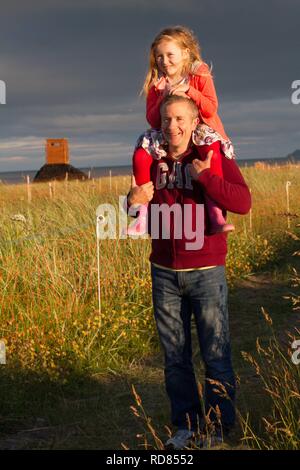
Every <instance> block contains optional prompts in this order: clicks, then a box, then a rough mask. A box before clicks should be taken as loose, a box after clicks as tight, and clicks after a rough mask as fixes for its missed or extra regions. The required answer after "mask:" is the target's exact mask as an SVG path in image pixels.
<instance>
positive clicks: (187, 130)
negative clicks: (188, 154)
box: [161, 102, 199, 155]
mask: <svg viewBox="0 0 300 470" xmlns="http://www.w3.org/2000/svg"><path fill="white" fill-rule="evenodd" d="M198 122H199V119H198V118H194V117H193V112H192V110H191V108H190V106H189V105H188V103H184V102H178V103H171V104H168V105H167V106H164V107H163V108H162V113H161V128H162V132H163V135H164V137H165V139H166V140H167V142H168V144H169V151H170V152H175V153H177V154H178V155H179V154H181V153H184V152H185V151H186V150H187V149H188V146H189V143H190V140H191V135H192V131H193V130H194V129H195V128H196V126H197V124H198Z"/></svg>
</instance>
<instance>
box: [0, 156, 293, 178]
mask: <svg viewBox="0 0 300 470" xmlns="http://www.w3.org/2000/svg"><path fill="white" fill-rule="evenodd" d="M257 162H263V163H267V164H268V165H283V164H285V163H298V164H300V150H295V152H293V153H291V154H289V155H287V156H286V157H282V158H255V159H248V160H242V159H237V164H238V165H239V166H240V167H242V168H243V167H247V166H253V165H255V163H257ZM79 169H80V170H82V171H84V172H85V173H86V174H89V172H90V177H91V178H100V177H105V176H109V174H110V173H109V172H110V171H111V175H112V176H125V175H130V174H131V165H119V166H111V167H108V166H95V167H84V168H79ZM37 171H38V170H19V171H5V172H0V182H1V183H3V184H23V183H26V177H27V175H28V176H29V177H30V181H33V178H34V176H35V174H36V173H37Z"/></svg>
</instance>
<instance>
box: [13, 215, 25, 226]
mask: <svg viewBox="0 0 300 470" xmlns="http://www.w3.org/2000/svg"><path fill="white" fill-rule="evenodd" d="M10 218H11V220H13V221H15V222H23V223H24V224H26V223H27V220H26V217H24V215H23V214H15V215H12V216H11V217H10Z"/></svg>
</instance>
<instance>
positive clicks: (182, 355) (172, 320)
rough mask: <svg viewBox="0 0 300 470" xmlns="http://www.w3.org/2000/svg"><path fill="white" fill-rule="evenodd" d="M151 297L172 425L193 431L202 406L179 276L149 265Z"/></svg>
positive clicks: (187, 310)
mask: <svg viewBox="0 0 300 470" xmlns="http://www.w3.org/2000/svg"><path fill="white" fill-rule="evenodd" d="M151 271H152V293H153V305H154V315H155V320H156V325H157V329H158V333H159V338H160V341H161V344H162V346H163V349H164V353H165V382H166V390H167V393H168V396H169V398H170V401H171V411H172V423H173V424H174V425H175V426H177V427H178V428H179V429H188V428H189V427H190V429H191V430H196V429H197V425H198V416H199V415H201V405H200V400H199V394H198V388H197V384H196V379H195V374H194V369H193V364H192V350H191V306H190V303H189V301H188V299H187V298H186V297H184V296H183V295H182V286H181V285H180V276H178V273H176V272H172V271H168V270H164V269H159V268H157V267H155V266H153V265H152V268H151Z"/></svg>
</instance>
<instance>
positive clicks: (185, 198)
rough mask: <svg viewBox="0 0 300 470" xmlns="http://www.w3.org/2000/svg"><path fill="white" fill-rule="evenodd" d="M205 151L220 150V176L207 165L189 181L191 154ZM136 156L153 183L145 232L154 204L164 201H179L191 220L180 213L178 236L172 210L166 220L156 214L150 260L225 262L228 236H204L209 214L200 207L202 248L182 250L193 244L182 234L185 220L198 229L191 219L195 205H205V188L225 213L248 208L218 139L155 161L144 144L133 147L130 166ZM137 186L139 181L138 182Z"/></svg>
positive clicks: (182, 265) (177, 265)
mask: <svg viewBox="0 0 300 470" xmlns="http://www.w3.org/2000/svg"><path fill="white" fill-rule="evenodd" d="M199 149H200V150H199ZM209 150H213V151H214V152H219V153H220V154H221V156H220V158H221V160H222V170H223V178H220V177H219V176H217V175H213V174H212V173H211V172H210V169H206V170H203V171H202V172H201V173H200V175H199V178H198V181H195V180H192V179H191V176H190V174H189V169H188V166H189V165H191V164H192V161H193V159H195V158H200V159H201V160H204V159H205V158H206V156H207V153H208V152H209ZM138 160H139V161H140V160H142V161H143V162H144V163H145V165H148V166H150V174H151V181H152V182H153V184H154V196H153V199H152V200H151V201H150V203H149V206H148V214H149V225H148V231H149V234H150V235H151V214H152V215H153V208H152V206H153V205H159V207H161V205H162V204H166V205H167V206H169V207H170V206H172V205H173V204H178V205H179V206H180V208H181V209H182V211H183V212H184V211H185V210H186V207H187V206H189V210H190V220H189V219H188V218H187V219H184V218H183V217H182V236H180V237H178V232H177V229H178V226H177V229H176V230H175V223H174V222H175V218H174V217H175V216H174V215H173V214H171V216H170V219H169V221H167V222H166V220H164V217H161V218H160V224H159V230H158V232H157V230H156V233H155V237H156V238H155V237H153V236H152V253H151V255H150V261H151V262H153V263H156V264H159V265H161V266H165V267H168V268H172V269H188V268H200V267H205V266H217V265H224V264H225V258H226V253H227V240H226V239H227V235H226V234H225V233H218V234H213V235H209V234H208V228H209V225H208V224H209V218H208V216H207V213H206V211H205V210H204V224H202V226H201V227H200V230H203V231H204V243H203V246H202V247H201V248H198V249H196V250H195V249H187V246H188V244H191V243H193V238H191V237H190V235H189V237H188V238H186V236H185V227H184V224H185V223H187V222H189V223H190V225H191V229H192V230H193V231H195V228H196V227H197V226H198V229H199V223H198V222H199V220H198V222H197V221H196V215H197V217H199V213H198V214H197V212H196V205H197V204H204V203H205V201H204V195H203V192H204V191H205V192H206V194H207V195H208V196H209V197H210V198H211V199H213V200H214V201H215V202H216V203H217V204H218V205H219V206H220V207H221V208H222V209H223V213H224V215H225V216H226V211H227V210H228V211H231V212H234V213H237V214H247V212H248V211H249V210H250V207H251V195H250V191H249V189H248V186H247V184H246V183H245V180H244V178H243V176H242V174H241V172H240V170H239V168H238V166H237V164H236V163H235V161H234V160H229V159H228V158H226V157H225V156H224V154H223V152H222V151H221V148H220V143H219V142H214V143H213V144H211V145H204V146H202V147H200V148H199V147H198V150H196V149H195V148H194V147H192V148H191V149H190V151H189V152H187V153H186V154H185V155H184V156H183V157H182V158H181V159H179V160H174V159H171V158H161V159H160V160H155V159H152V157H150V156H149V155H148V154H147V152H146V151H145V150H144V149H143V148H138V149H136V150H135V153H134V155H133V165H135V164H136V163H137V161H138ZM147 171H149V168H148V170H147ZM148 174H149V173H148ZM138 184H141V183H139V182H138ZM156 207H158V206H156ZM204 207H205V206H204ZM164 223H167V224H168V228H169V230H170V233H169V234H167V235H168V237H167V238H165V239H164V238H163V232H162V226H163V224H164ZM176 233H177V235H176ZM152 235H153V226H152ZM157 237H158V238H157ZM194 240H196V237H195V238H194ZM195 246H196V245H195Z"/></svg>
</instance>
